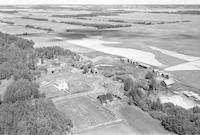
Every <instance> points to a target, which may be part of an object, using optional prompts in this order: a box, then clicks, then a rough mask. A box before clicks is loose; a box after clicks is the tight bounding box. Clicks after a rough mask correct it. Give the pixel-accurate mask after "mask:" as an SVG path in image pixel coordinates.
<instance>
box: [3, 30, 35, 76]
mask: <svg viewBox="0 0 200 135" xmlns="http://www.w3.org/2000/svg"><path fill="white" fill-rule="evenodd" d="M33 45H34V43H33V42H32V41H28V40H24V39H22V38H17V37H15V36H9V35H6V34H3V33H0V64H1V65H0V80H3V79H10V78H11V76H13V77H14V79H15V80H17V79H20V78H22V77H25V78H26V79H28V80H31V79H33V76H32V74H31V70H30V69H31V68H33V69H34V62H35V61H34V50H33Z"/></svg>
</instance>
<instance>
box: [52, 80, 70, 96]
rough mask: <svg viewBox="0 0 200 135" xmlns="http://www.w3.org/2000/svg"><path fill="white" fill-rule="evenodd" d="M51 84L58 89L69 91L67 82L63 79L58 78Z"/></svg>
mask: <svg viewBox="0 0 200 135" xmlns="http://www.w3.org/2000/svg"><path fill="white" fill-rule="evenodd" d="M53 86H54V87H55V88H57V89H58V90H59V91H64V92H67V93H70V91H69V87H68V84H67V83H66V82H65V81H63V80H59V81H57V82H55V83H54V85H53Z"/></svg>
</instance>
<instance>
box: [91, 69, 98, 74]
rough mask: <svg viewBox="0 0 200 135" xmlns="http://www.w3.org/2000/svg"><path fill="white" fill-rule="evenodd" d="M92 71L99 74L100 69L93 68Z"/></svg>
mask: <svg viewBox="0 0 200 135" xmlns="http://www.w3.org/2000/svg"><path fill="white" fill-rule="evenodd" d="M91 73H92V74H98V73H99V71H98V69H97V68H91Z"/></svg>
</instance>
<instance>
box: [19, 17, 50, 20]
mask: <svg viewBox="0 0 200 135" xmlns="http://www.w3.org/2000/svg"><path fill="white" fill-rule="evenodd" d="M21 18H22V19H30V20H36V21H48V19H47V18H33V17H21Z"/></svg>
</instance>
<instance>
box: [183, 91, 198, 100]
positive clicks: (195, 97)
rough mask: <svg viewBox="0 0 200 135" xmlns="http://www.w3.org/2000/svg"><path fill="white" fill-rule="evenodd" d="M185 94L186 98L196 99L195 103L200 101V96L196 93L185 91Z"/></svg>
mask: <svg viewBox="0 0 200 135" xmlns="http://www.w3.org/2000/svg"><path fill="white" fill-rule="evenodd" d="M183 94H184V95H185V96H186V97H192V98H194V100H195V101H200V95H199V94H197V93H195V92H192V91H184V92H183Z"/></svg>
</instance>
